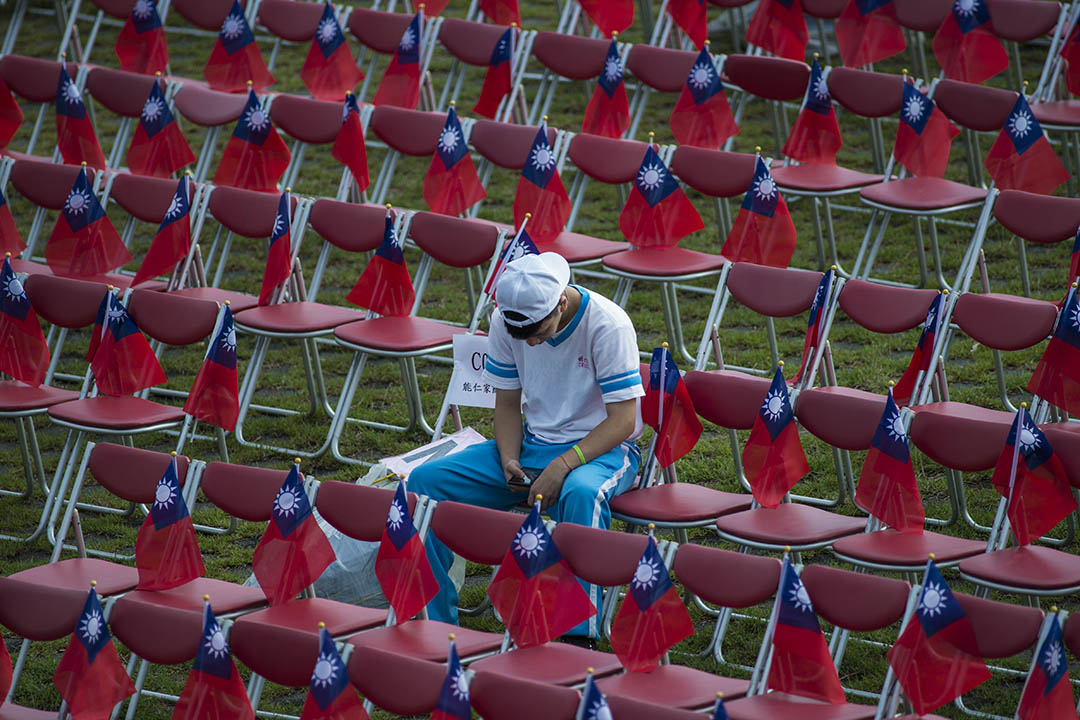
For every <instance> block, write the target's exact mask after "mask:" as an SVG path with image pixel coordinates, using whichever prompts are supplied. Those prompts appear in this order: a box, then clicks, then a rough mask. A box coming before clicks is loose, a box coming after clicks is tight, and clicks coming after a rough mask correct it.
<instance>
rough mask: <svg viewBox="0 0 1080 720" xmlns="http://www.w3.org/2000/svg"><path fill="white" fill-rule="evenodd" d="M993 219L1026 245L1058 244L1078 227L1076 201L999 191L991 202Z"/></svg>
mask: <svg viewBox="0 0 1080 720" xmlns="http://www.w3.org/2000/svg"><path fill="white" fill-rule="evenodd" d="M994 219H995V220H997V221H998V222H999V223H1001V224H1002V225H1004V226H1005V227H1006V228H1008V229H1009V230H1010V231H1011V232H1012V233H1013V234H1014V235H1016V236H1018V237H1021V238H1023V239H1024V240H1027V241H1028V242H1033V243H1040V244H1045V245H1049V244H1053V243H1059V242H1061V241H1062V240H1066V239H1069V238H1072V237H1073V236H1074V235H1076V229H1077V228H1078V227H1080V198H1070V197H1058V196H1054V195H1043V194H1041V193H1031V192H1024V191H1023V190H1002V191H1001V192H1000V193H999V194H998V196H997V200H995V201H994Z"/></svg>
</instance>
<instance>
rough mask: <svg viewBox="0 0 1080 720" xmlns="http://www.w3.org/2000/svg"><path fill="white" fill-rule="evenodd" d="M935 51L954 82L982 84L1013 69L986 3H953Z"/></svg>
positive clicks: (981, 0)
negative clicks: (992, 26) (1009, 68)
mask: <svg viewBox="0 0 1080 720" xmlns="http://www.w3.org/2000/svg"><path fill="white" fill-rule="evenodd" d="M932 48H933V50H934V57H935V58H937V61H938V64H939V65H941V69H942V70H943V71H944V72H945V77H947V78H949V79H951V80H961V81H963V82H969V83H975V84H979V83H982V82H985V81H987V80H989V79H990V78H992V77H994V76H995V75H997V74H998V73H999V72H1001V71H1002V70H1004V69H1005V68H1007V67H1009V54H1008V53H1007V52H1006V51H1005V46H1004V45H1002V44H1001V41H1000V40H998V38H997V36H995V35H994V32H993V29H992V28H991V25H990V9H989V8H988V7H987V6H986V0H966V1H965V2H956V3H953V6H952V11H951V12H950V13H949V14H948V15H946V16H945V20H944V21H943V22H942V23H941V27H939V28H938V31H937V33H936V34H935V35H934V41H933V44H932Z"/></svg>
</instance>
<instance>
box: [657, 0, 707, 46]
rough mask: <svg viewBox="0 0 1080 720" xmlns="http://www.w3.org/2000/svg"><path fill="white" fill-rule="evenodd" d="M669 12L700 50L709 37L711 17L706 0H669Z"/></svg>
mask: <svg viewBox="0 0 1080 720" xmlns="http://www.w3.org/2000/svg"><path fill="white" fill-rule="evenodd" d="M667 14H668V15H670V16H671V19H672V20H674V21H675V24H676V25H678V26H679V29H681V30H682V31H683V32H684V33H686V37H688V38H690V41H691V42H693V43H694V47H696V48H697V49H699V50H702V49H704V47H705V40H706V39H707V38H708V37H709V18H708V13H707V12H706V11H705V0H668V3H667Z"/></svg>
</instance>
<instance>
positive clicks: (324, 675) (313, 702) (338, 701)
mask: <svg viewBox="0 0 1080 720" xmlns="http://www.w3.org/2000/svg"><path fill="white" fill-rule="evenodd" d="M300 720H369V718H368V714H367V711H366V710H364V703H362V702H360V698H359V697H358V696H357V694H356V690H355V689H354V688H353V687H352V685H351V684H350V683H349V674H348V672H347V671H346V669H345V663H343V662H342V661H341V653H339V652H338V649H337V646H336V645H335V644H334V638H332V637H331V636H330V633H329V632H327V630H326V628H325V627H320V628H319V658H318V659H317V660H316V661H315V668H314V669H313V670H312V671H311V682H310V683H309V689H308V694H307V699H306V700H304V708H303V710H301V711H300Z"/></svg>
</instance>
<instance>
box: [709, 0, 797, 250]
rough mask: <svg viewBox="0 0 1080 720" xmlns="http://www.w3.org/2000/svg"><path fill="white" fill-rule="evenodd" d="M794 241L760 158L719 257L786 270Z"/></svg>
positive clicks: (788, 220) (777, 193) (785, 212)
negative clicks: (784, 268)
mask: <svg viewBox="0 0 1080 720" xmlns="http://www.w3.org/2000/svg"><path fill="white" fill-rule="evenodd" d="M796 2H798V0H796ZM795 238H796V234H795V223H793V222H792V221H791V214H790V213H789V212H788V208H787V203H785V202H784V198H783V197H781V196H780V190H779V189H778V188H777V187H776V183H775V182H774V181H773V179H772V175H771V174H770V173H769V168H768V166H767V165H766V164H765V161H764V160H762V159H761V156H760V155H759V156H758V159H757V167H756V168H755V170H754V178H753V179H752V180H751V181H750V187H749V188H747V190H746V197H745V198H743V203H742V207H741V208H740V209H739V214H738V215H737V216H736V217H735V222H734V223H733V224H732V226H731V232H730V233H728V236H727V240H726V241H725V242H724V247H723V248H722V249H721V250H720V254H721V255H723V256H724V257H726V258H728V259H729V260H732V261H734V262H751V263H754V264H756V265H771V266H773V267H781V268H783V267H787V266H788V263H790V262H791V256H792V255H794V254H795Z"/></svg>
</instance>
